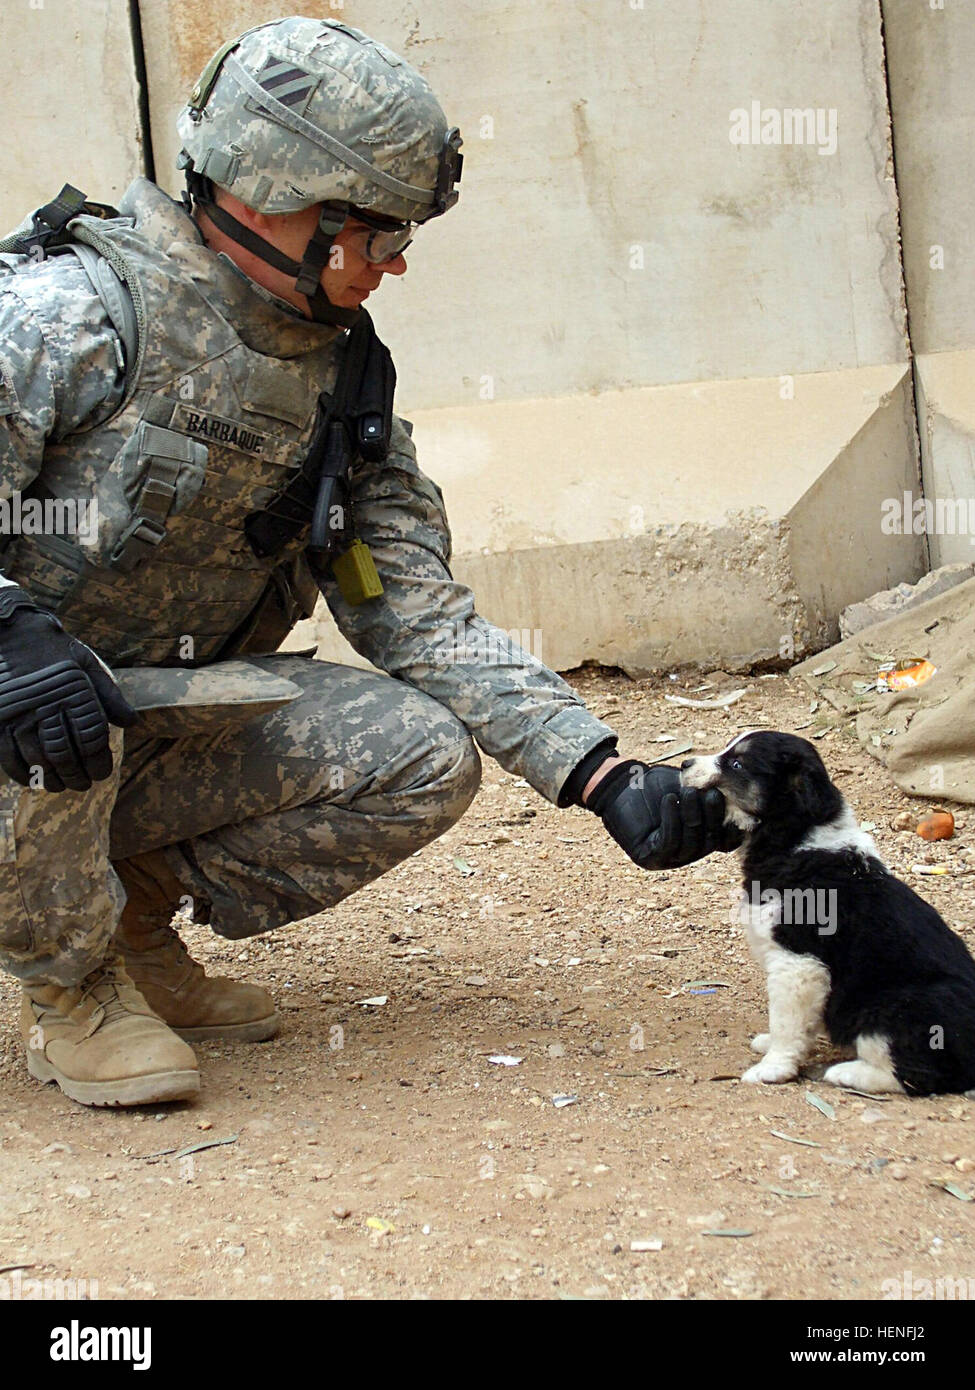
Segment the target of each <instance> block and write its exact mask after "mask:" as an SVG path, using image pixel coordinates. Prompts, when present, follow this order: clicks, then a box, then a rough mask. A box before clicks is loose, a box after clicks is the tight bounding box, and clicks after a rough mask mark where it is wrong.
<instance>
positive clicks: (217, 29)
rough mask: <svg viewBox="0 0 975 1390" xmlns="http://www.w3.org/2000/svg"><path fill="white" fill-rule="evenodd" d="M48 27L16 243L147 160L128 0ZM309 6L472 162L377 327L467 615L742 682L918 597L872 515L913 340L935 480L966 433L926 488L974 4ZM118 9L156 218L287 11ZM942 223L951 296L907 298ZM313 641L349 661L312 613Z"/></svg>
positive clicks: (22, 14) (41, 37)
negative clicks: (379, 48) (398, 65)
mask: <svg viewBox="0 0 975 1390" xmlns="http://www.w3.org/2000/svg"><path fill="white" fill-rule="evenodd" d="M39 3H40V0H38V4H39ZM932 4H933V0H932ZM948 4H949V0H946V5H948ZM44 5H45V8H43V9H40V8H39V9H37V10H36V11H35V12H33V13H32V10H31V0H11V3H9V4H8V5H7V6H5V7H4V10H3V12H2V15H0V37H4V38H5V39H6V41H7V47H8V50H11V51H14V52H17V51H18V50H20V51H23V52H25V53H26V52H31V53H32V55H33V54H34V53H36V52H41V53H42V54H43V55H44V57H43V61H42V62H41V63H39V64H38V63H34V64H33V65H32V76H31V78H30V82H31V84H32V85H31V100H30V102H29V103H26V105H27V106H28V107H29V110H30V111H31V112H34V113H37V114H36V115H34V116H32V117H30V120H31V124H30V125H25V122H26V120H27V119H28V118H27V117H25V116H24V114H23V111H24V107H25V103H24V101H23V99H22V94H21V93H20V92H19V91H18V92H14V91H11V94H10V95H9V96H8V97H6V98H0V110H2V109H3V105H2V104H3V102H4V101H7V102H8V103H10V105H9V107H8V112H7V125H8V128H10V129H14V130H18V131H19V130H24V129H26V130H28V132H29V134H30V137H31V139H30V147H31V150H32V157H31V161H30V163H29V164H28V163H27V161H24V160H20V161H17V160H16V159H14V158H11V157H10V156H9V155H8V168H9V169H10V170H12V171H14V172H16V170H17V169H19V170H21V174H22V183H17V182H16V178H14V179H11V180H8V181H7V184H6V185H5V186H4V196H5V197H7V199H8V205H9V207H10V220H11V221H13V220H15V217H16V216H17V215H19V214H20V213H21V212H22V211H23V209H24V208H25V207H26V206H27V205H29V204H31V203H36V202H37V201H40V200H41V199H43V198H46V197H47V196H49V194H50V193H51V192H52V191H56V189H52V188H50V187H49V180H47V178H46V174H47V171H48V170H49V169H51V168H54V169H56V170H57V171H58V175H60V173H61V171H62V170H65V169H68V172H67V173H65V177H72V181H74V182H79V181H80V182H82V185H83V186H84V185H85V182H86V181H87V182H88V183H89V184H90V185H91V191H92V192H94V191H95V189H96V188H97V189H98V191H99V192H100V193H101V194H102V196H107V195H112V196H114V195H115V194H116V193H117V192H118V191H119V190H120V189H121V187H123V186H124V184H125V182H126V181H127V179H128V178H129V177H131V176H132V174H134V173H136V172H139V171H140V168H141V163H142V161H141V154H140V148H139V134H138V131H139V121H138V95H139V90H138V82H137V72H138V62H137V57H138V55H135V56H134V55H133V52H132V40H131V35H130V31H129V25H128V5H127V4H126V3H125V0H85V3H84V5H83V6H82V4H81V0H44ZM949 8H950V6H949ZM301 9H302V11H303V12H304V13H310V14H311V15H317V16H319V17H321V18H329V17H331V18H339V19H341V20H342V21H343V22H345V23H349V24H352V25H355V26H357V27H360V28H362V29H365V30H366V31H367V32H369V33H372V34H374V35H375V36H376V37H377V38H380V39H383V40H384V41H385V42H387V43H388V44H390V46H392V47H393V48H395V49H398V50H399V51H400V52H402V53H403V54H404V55H405V56H406V57H407V58H409V59H410V60H411V61H413V62H415V63H416V64H417V65H418V66H419V67H420V68H421V69H422V70H423V71H424V72H425V74H426V75H427V76H428V78H429V79H430V81H431V83H432V85H433V87H434V89H435V90H436V91H437V92H438V94H439V95H440V96H441V99H442V102H443V104H444V107H445V109H446V111H447V113H448V116H449V118H450V119H451V120H452V121H455V122H456V123H457V124H458V125H460V126H461V129H462V131H463V134H464V139H465V147H464V148H465V154H466V156H467V164H466V168H465V177H464V182H463V192H462V197H461V200H460V203H459V204H458V207H457V208H456V209H455V210H454V211H452V212H451V214H450V216H448V217H445V218H444V219H442V221H439V222H436V223H433V224H431V225H430V226H429V227H426V228H423V229H421V231H420V232H419V233H418V235H417V239H416V242H415V246H414V248H413V250H412V251H411V253H410V272H409V274H408V275H407V276H406V277H405V278H403V279H402V280H401V281H398V282H396V283H389V284H387V285H386V286H384V289H383V292H382V293H381V294H379V295H377V296H376V302H375V306H374V313H375V317H376V319H377V323H378V325H379V328H380V331H381V333H382V334H383V336H384V338H385V339H386V340H387V341H388V342H389V344H390V346H391V348H392V350H393V352H394V356H395V358H396V361H397V367H398V369H399V375H400V385H399V391H398V398H397V405H398V409H399V410H400V411H401V413H404V414H406V415H407V416H409V417H411V418H413V419H414V420H415V422H416V439H417V442H418V447H419V450H420V459H421V465H422V466H424V467H425V469H426V471H428V472H429V473H430V474H431V475H432V476H433V477H434V478H436V479H437V480H438V481H439V482H440V483H441V484H442V485H443V486H444V489H445V492H446V495H447V500H448V506H449V510H450V516H451V521H452V524H453V528H454V533H455V557H456V558H455V562H454V568H455V573H456V574H457V575H458V577H462V578H465V579H467V580H468V581H469V582H471V583H472V585H473V586H474V588H475V592H476V593H477V595H478V598H479V604H480V607H481V609H482V611H483V612H484V613H485V614H486V616H488V617H490V618H492V619H493V620H495V621H497V622H499V623H500V624H501V625H502V626H504V627H511V628H518V629H519V630H520V629H528V630H531V631H534V630H535V629H536V628H541V630H542V631H543V634H544V640H545V653H544V659H545V660H547V661H549V662H550V663H551V664H554V665H557V666H562V667H564V666H567V665H571V664H575V663H576V662H578V661H582V660H602V661H609V662H612V663H615V664H619V665H622V666H625V667H627V669H632V670H642V669H649V668H650V667H653V666H657V665H668V664H675V663H678V662H681V661H686V660H701V661H716V662H718V663H720V664H723V665H744V664H747V663H749V662H751V661H762V660H767V659H771V658H772V657H774V655H775V653H776V652H777V651H778V649H779V646H780V645H781V644H782V643H783V642H786V641H787V640H791V641H793V642H794V643H795V644H796V647H795V650H796V651H799V652H801V651H802V650H803V647H804V645H806V646H808V645H809V644H815V643H817V642H821V641H825V640H828V639H829V638H830V637H832V636H833V635H834V633H835V622H836V617H837V614H838V612H839V609H840V608H841V607H843V606H844V605H845V604H847V603H849V602H852V601H855V600H857V599H859V598H863V597H865V596H866V595H868V594H869V593H871V592H872V591H874V590H875V589H878V588H881V587H887V586H889V585H891V584H894V583H896V582H898V581H899V580H905V579H906V580H913V579H915V578H917V576H918V574H919V572H920V571H921V569H922V568H923V567H924V564H925V554H924V540H923V537H922V538H920V539H918V538H917V537H915V536H913V535H911V536H908V535H900V536H892V535H890V534H889V533H888V532H885V531H882V530H881V529H880V525H879V518H878V511H879V509H880V507H881V505H882V503H883V501H884V499H885V498H888V497H890V496H893V495H896V494H897V493H898V492H902V491H903V489H904V488H905V487H913V488H915V489H918V488H919V471H918V470H919V462H918V456H917V430H916V421H915V418H914V414H913V410H912V400H911V389H910V387H911V380H910V371H909V365H910V361H911V356H910V344H909V339H908V332H907V328H908V316H907V311H908V309H909V310H910V316H911V325H912V327H913V328H914V329H915V347H919V346H920V347H921V348H922V351H923V354H924V356H923V357H922V360H921V362H920V363H919V367H918V376H919V380H920V382H921V389H922V390H923V389H924V388H925V383H926V389H927V395H926V396H925V397H924V399H925V400H927V401H929V402H930V403H931V405H932V414H931V421H930V422H929V424H925V426H924V428H922V430H921V440H922V444H923V446H924V449H925V479H926V481H930V482H931V483H932V485H941V483H940V481H939V480H940V479H941V477H942V475H944V476H949V475H950V477H951V478H955V477H957V467H958V465H957V461H956V462H954V463H950V466H949V461H950V460H951V459H955V457H956V454H957V457H959V458H960V457H961V454H959V453H958V450H962V451H963V446H964V440H965V439H967V434H966V431H967V428H968V427H967V425H965V426H964V428H962V430H961V434H960V435H959V439H960V440H961V441H962V442H961V443H959V444H958V446H957V449H956V454H952V453H951V448H954V447H955V446H954V445H952V446H951V447H950V448H949V446H947V445H946V446H945V447H946V449H947V450H948V451H947V452H945V453H944V454H943V459H944V461H945V462H944V466H943V467H942V468H941V472H940V473H939V472H938V464H937V461H936V459H937V455H938V452H939V446H938V444H937V440H938V438H940V437H941V436H944V438H945V439H947V438H948V435H949V434H950V432H951V431H952V430H953V431H955V432H956V433H957V431H958V422H959V420H960V419H961V418H962V416H963V415H964V413H965V411H964V402H963V401H961V402H960V403H959V401H958V400H957V399H956V398H957V396H958V393H959V391H961V390H962V382H963V373H961V372H956V373H955V374H954V375H952V372H951V370H950V367H951V364H950V363H947V362H946V363H936V362H933V361H932V364H931V365H930V366H928V363H927V358H928V357H929V356H930V357H931V358H932V359H934V358H936V357H938V356H940V355H942V354H943V353H944V352H945V351H946V350H947V349H949V348H950V349H951V351H953V352H955V351H965V350H967V349H968V348H969V347H975V343H973V342H972V339H971V337H970V334H969V325H970V323H971V310H972V288H973V286H972V283H971V278H972V276H975V269H973V268H972V267H971V266H970V265H967V266H963V261H964V252H963V250H962V247H963V245H964V243H963V241H962V234H963V229H964V227H965V218H966V209H967V206H968V200H969V194H968V191H967V184H966V183H965V181H964V180H963V179H959V178H958V177H957V169H958V167H959V164H960V163H962V164H963V166H964V167H967V163H970V160H969V161H968V162H967V163H965V162H964V160H963V155H964V154H965V152H966V150H967V143H966V142H967V141H968V134H969V132H970V116H971V107H972V98H971V97H970V96H969V95H968V90H967V86H966V84H965V81H964V78H965V76H966V74H967V70H968V67H969V66H970V63H969V59H970V57H971V56H973V55H971V54H970V53H969V47H970V46H971V44H972V42H973V40H972V39H971V37H970V36H969V35H968V34H967V33H966V32H965V31H964V24H963V18H962V14H961V11H962V7H961V6H955V7H954V8H953V12H952V13H950V14H949V13H948V10H947V9H946V10H945V12H944V13H942V14H940V15H939V14H937V13H931V14H930V15H929V14H927V13H924V14H922V13H921V12H922V11H924V9H925V6H924V4H922V3H920V0H916V2H915V0H884V4H883V10H881V4H880V0H792V3H790V4H789V5H787V6H786V5H782V4H780V3H777V0H695V2H694V3H688V4H685V5H682V6H674V5H673V4H672V3H670V0H573V3H571V4H565V3H563V2H562V0H424V4H423V5H422V6H420V7H417V6H416V5H415V4H413V3H406V0H345V3H344V4H342V3H339V0H303V4H302V6H301ZM138 13H139V15H140V16H141V31H142V36H143V42H144V55H145V72H146V76H147V85H148V98H147V99H148V110H149V117H150V126H151V132H152V149H153V153H154V156H155V163H156V176H157V178H158V180H159V182H160V183H161V184H162V185H163V186H164V187H166V188H167V189H168V190H169V191H171V192H173V193H175V192H177V191H178V188H179V184H180V179H179V176H178V175H177V174H176V171H175V167H174V164H175V156H176V153H177V149H178V146H177V141H176V137H175V130H174V122H175V117H176V113H177V111H178V110H179V108H180V106H181V105H182V104H183V101H184V99H185V96H186V93H187V91H188V90H189V88H190V87H191V86H192V83H193V81H194V80H195V78H196V76H197V75H198V73H199V71H200V69H201V68H202V67H203V65H204V63H205V61H206V60H207V58H208V57H209V56H210V54H211V53H212V52H213V51H214V49H215V48H216V47H217V46H218V45H219V44H220V43H222V42H223V41H224V40H225V39H226V38H227V37H229V36H231V35H233V34H234V33H239V32H241V31H243V30H244V29H245V28H247V27H249V26H251V25H253V24H256V23H259V22H263V21H266V20H269V19H273V18H276V17H277V16H278V15H279V14H280V13H281V6H280V4H279V3H277V2H276V0H270V2H267V0H211V3H209V4H207V5H206V6H203V5H200V4H199V3H198V0H139V4H138ZM882 19H883V21H884V24H883V25H882V22H881V21H882ZM52 20H53V21H54V22H52ZM65 21H68V22H65ZM939 24H940V25H942V28H941V29H940V30H939V29H938V28H937V26H938V25H939ZM885 41H886V55H887V58H888V60H889V65H890V71H889V76H890V87H891V92H892V97H893V118H894V129H895V141H894V144H895V147H896V155H897V171H898V175H899V177H900V178H901V182H902V188H901V198H902V202H903V217H904V254H905V259H906V262H907V284H908V291H909V293H908V296H907V299H906V300H905V293H904V281H903V276H902V265H901V258H900V244H901V243H900V237H901V223H900V219H899V205H898V197H897V186H896V185H895V181H894V157H893V156H894V151H892V145H891V130H890V110H889V109H888V98H887V81H888V71H887V68H885ZM106 45H107V47H106ZM952 45H954V47H955V49H956V50H957V53H958V54H959V55H960V56H957V57H956V56H954V54H953V52H952V51H951V46H952ZM106 53H107V54H108V55H109V57H110V59H111V61H109V58H107V57H106V56H105V55H106ZM946 65H947V66H946ZM942 75H945V80H944V81H943V82H942V81H941V76H942ZM68 83H70V85H71V90H72V91H73V92H74V93H75V96H76V99H75V101H74V102H73V103H71V104H70V105H69V106H67V108H65V103H64V100H63V97H64V91H65V89H66V86H67V85H68ZM14 102H16V105H14ZM937 103H941V105H940V106H939V107H938V109H937V122H936V124H937V126H939V127H943V130H942V134H943V135H944V137H945V142H946V146H945V147H946V151H947V153H946V156H945V158H941V156H940V154H939V153H938V151H939V150H940V148H941V146H940V144H939V145H938V147H937V149H936V148H935V146H934V145H933V144H932V137H931V135H930V127H931V124H932V122H931V119H930V117H931V116H932V113H933V112H935V109H936V105H937ZM82 109H83V110H82ZM79 110H82V116H81V117H79V116H78V115H77V112H78V111H79ZM62 111H64V112H65V114H64V115H63V116H62V115H61V112H62ZM79 119H80V120H81V127H80V133H79ZM938 139H939V140H940V136H939V137H938ZM45 142H46V143H45ZM37 148H39V149H41V150H42V152H43V155H44V157H43V159H42V161H41V162H40V163H38V161H37V160H36V159H35V158H34V155H33V151H34V150H35V149H37ZM85 161H90V162H89V163H86V162H85ZM39 169H43V172H44V174H45V178H44V180H43V181H42V182H37V180H38V170H39ZM79 171H80V172H79ZM89 171H90V173H91V177H89ZM32 180H33V182H32ZM55 181H56V182H58V186H60V180H59V179H58V178H56V180H55ZM932 219H933V221H932ZM935 224H936V225H935ZM938 227H943V229H944V231H943V235H942V236H941V240H942V242H943V243H944V245H945V247H946V251H947V253H948V263H949V266H950V271H949V274H950V275H951V276H954V279H953V281H951V282H949V280H948V279H943V280H940V281H938V280H932V274H933V272H932V273H931V274H925V272H924V264H923V257H924V251H925V247H926V245H927V244H928V243H929V242H933V241H937V240H938V239H939V238H938V237H937V236H935V231H936V230H937V228H938ZM950 284H953V286H954V293H952V291H951V289H950ZM956 300H957V301H960V302H956ZM370 307H372V306H370ZM951 382H955V383H956V385H954V386H950V383H951ZM949 386H950V390H949ZM951 392H954V395H952V394H951ZM925 408H926V407H925ZM939 411H940V412H941V414H939ZM942 419H943V420H944V422H945V423H944V425H943V426H942V425H941V424H939V423H938V421H939V420H942ZM949 424H950V428H949ZM635 516H639V517H642V521H641V523H640V526H638V527H637V526H634V524H633V518H634V517H635ZM941 558H945V557H944V556H942V557H941ZM594 576H595V579H594ZM309 630H310V631H312V632H314V634H315V636H316V638H317V639H318V640H319V641H320V643H321V646H320V650H321V652H322V654H323V655H330V656H341V658H342V659H347V658H348V655H349V649H348V648H347V647H346V646H345V644H344V643H342V642H341V640H340V639H339V638H338V636H337V634H335V633H334V629H333V628H332V626H331V622H330V619H328V618H327V616H326V617H325V618H324V620H321V615H320V618H319V620H317V621H316V622H315V623H313V624H311V625H310V626H308V627H306V628H305V633H303V634H301V636H304V635H306V634H307V632H308V631H309Z"/></svg>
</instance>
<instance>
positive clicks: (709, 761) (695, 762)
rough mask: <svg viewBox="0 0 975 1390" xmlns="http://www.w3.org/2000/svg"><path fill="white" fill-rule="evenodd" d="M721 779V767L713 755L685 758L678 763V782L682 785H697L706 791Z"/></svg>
mask: <svg viewBox="0 0 975 1390" xmlns="http://www.w3.org/2000/svg"><path fill="white" fill-rule="evenodd" d="M720 781H721V769H720V768H719V767H718V760H717V758H714V757H704V758H685V759H684V761H683V762H682V763H681V765H680V784H681V786H682V787H697V788H698V789H699V790H700V791H707V789H708V787H716V786H717V785H718V783H719V782H720Z"/></svg>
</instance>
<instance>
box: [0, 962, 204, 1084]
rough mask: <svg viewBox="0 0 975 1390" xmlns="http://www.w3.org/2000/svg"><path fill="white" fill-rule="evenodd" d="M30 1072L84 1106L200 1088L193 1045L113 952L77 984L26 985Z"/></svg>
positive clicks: (24, 1030)
mask: <svg viewBox="0 0 975 1390" xmlns="http://www.w3.org/2000/svg"><path fill="white" fill-rule="evenodd" d="M20 1025H21V1032H22V1034H23V1038H24V1043H25V1045H26V1047H27V1069H28V1071H29V1072H30V1074H31V1076H33V1077H35V1078H36V1079H37V1080H38V1081H56V1082H57V1084H58V1085H59V1086H60V1087H61V1090H62V1091H63V1092H64V1094H65V1095H66V1096H70V1097H71V1099H72V1100H76V1101H79V1102H80V1104H82V1105H155V1104H157V1103H158V1102H159V1101H163V1100H186V1099H188V1098H189V1097H190V1096H195V1095H196V1094H197V1092H198V1091H199V1089H200V1073H199V1071H198V1069H197V1065H196V1058H195V1057H194V1056H193V1050H192V1048H189V1047H187V1045H186V1043H185V1042H180V1040H179V1038H178V1037H177V1036H176V1034H175V1033H174V1032H172V1030H171V1029H169V1028H167V1027H166V1025H165V1023H163V1021H162V1019H159V1018H157V1017H156V1015H155V1014H154V1013H153V1012H152V1010H151V1009H150V1007H149V1005H148V1004H147V1003H146V1001H145V1000H144V999H143V997H142V995H141V994H140V993H139V992H138V990H137V989H136V988H135V986H134V985H133V983H132V981H131V980H130V979H129V977H128V975H127V974H126V973H125V969H124V967H123V965H122V962H121V960H120V959H119V957H118V956H117V955H116V954H115V953H114V952H113V954H112V955H111V956H110V957H109V959H108V960H106V961H105V962H103V964H102V965H100V966H99V967H98V968H97V969H96V970H93V971H92V972H91V974H90V975H88V976H87V977H86V978H85V979H84V980H82V981H81V983H80V984H78V985H71V986H69V987H67V988H65V987H63V986H61V985H25V986H24V997H23V1004H22V1006H21V1014H20Z"/></svg>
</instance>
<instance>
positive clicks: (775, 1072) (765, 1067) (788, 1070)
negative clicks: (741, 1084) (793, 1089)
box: [741, 1056, 799, 1086]
mask: <svg viewBox="0 0 975 1390" xmlns="http://www.w3.org/2000/svg"><path fill="white" fill-rule="evenodd" d="M798 1075H799V1068H798V1067H797V1066H796V1064H795V1062H793V1061H792V1060H791V1059H790V1058H788V1057H768V1056H766V1057H763V1058H762V1060H761V1061H760V1062H756V1063H755V1065H754V1066H753V1067H749V1068H748V1070H747V1071H746V1072H745V1074H744V1075H743V1076H742V1078H741V1079H742V1081H748V1082H750V1083H751V1084H753V1085H754V1084H756V1083H757V1082H759V1081H763V1082H765V1084H766V1085H769V1086H776V1085H778V1084H779V1082H781V1081H794V1080H795V1079H796V1077H797V1076H798Z"/></svg>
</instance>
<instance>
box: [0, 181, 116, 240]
mask: <svg viewBox="0 0 975 1390" xmlns="http://www.w3.org/2000/svg"><path fill="white" fill-rule="evenodd" d="M82 213H86V214H87V215H88V216H89V217H100V218H103V219H105V218H109V217H118V212H117V211H116V209H115V208H113V207H109V206H108V204H107V203H90V202H88V199H87V198H86V196H85V194H84V193H82V192H81V189H80V188H74V187H73V186H72V185H71V184H70V183H66V184H65V185H64V187H63V188H62V189H61V192H60V193H59V194H58V196H57V197H56V198H52V199H51V201H50V202H49V203H45V204H44V206H43V207H40V208H38V209H37V210H36V211H35V212H32V213H28V215H27V217H26V218H25V219H24V221H23V222H22V223H21V224H20V226H19V227H15V228H14V230H13V231H12V232H10V233H9V234H8V235H7V236H5V237H3V238H2V239H0V253H7V254H14V255H21V256H36V254H37V249H39V250H40V251H41V252H45V251H48V250H49V249H51V248H52V247H55V246H63V245H65V243H66V242H68V241H70V240H71V233H70V232H68V231H67V230H66V228H67V225H68V223H69V222H70V221H71V220H72V218H74V217H79V216H80V215H81V214H82Z"/></svg>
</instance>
